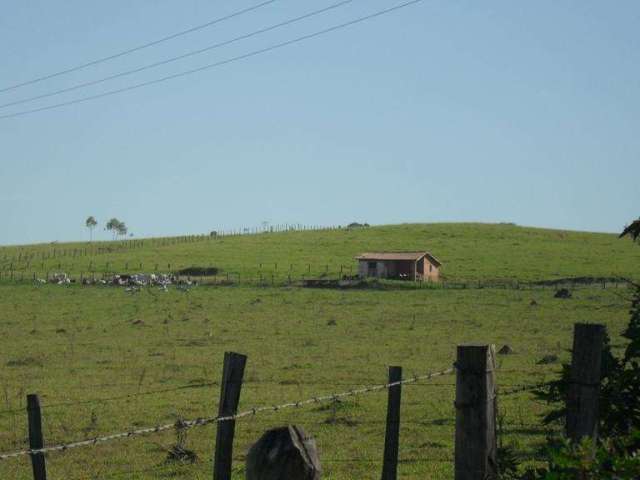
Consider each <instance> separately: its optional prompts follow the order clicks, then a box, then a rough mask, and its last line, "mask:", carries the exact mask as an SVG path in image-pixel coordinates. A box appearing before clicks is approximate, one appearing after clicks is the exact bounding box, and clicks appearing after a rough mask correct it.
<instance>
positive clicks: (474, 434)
mask: <svg viewBox="0 0 640 480" xmlns="http://www.w3.org/2000/svg"><path fill="white" fill-rule="evenodd" d="M455 407H456V435H455V437H456V441H455V477H454V478H455V480H486V479H495V478H497V476H498V468H497V463H496V450H497V445H496V408H495V407H496V396H495V348H494V346H493V345H459V346H458V352H457V360H456V401H455Z"/></svg>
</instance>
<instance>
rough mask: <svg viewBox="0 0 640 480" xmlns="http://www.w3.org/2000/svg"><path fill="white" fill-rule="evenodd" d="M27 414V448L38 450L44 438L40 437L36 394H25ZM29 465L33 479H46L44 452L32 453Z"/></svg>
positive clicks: (38, 403) (42, 445)
mask: <svg viewBox="0 0 640 480" xmlns="http://www.w3.org/2000/svg"><path fill="white" fill-rule="evenodd" d="M27 415H28V419H29V448H30V449H31V450H39V449H41V448H43V447H44V439H43V438H42V415H41V413H40V400H39V399H38V395H36V394H30V395H27ZM31 466H32V468H33V480H46V479H47V467H46V465H45V461H44V453H32V454H31Z"/></svg>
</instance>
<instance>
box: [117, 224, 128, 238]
mask: <svg viewBox="0 0 640 480" xmlns="http://www.w3.org/2000/svg"><path fill="white" fill-rule="evenodd" d="M127 231H128V228H127V226H126V225H125V223H124V222H120V223H119V224H118V226H117V228H116V233H117V234H118V236H120V235H122V236H123V237H126V236H127Z"/></svg>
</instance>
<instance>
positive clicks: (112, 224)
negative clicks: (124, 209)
mask: <svg viewBox="0 0 640 480" xmlns="http://www.w3.org/2000/svg"><path fill="white" fill-rule="evenodd" d="M121 225H124V223H122V222H121V221H120V220H118V219H117V218H115V217H114V218H112V219H111V220H109V221H108V222H107V224H106V225H105V229H106V230H108V231H110V232H111V233H112V234H113V239H114V240H115V239H116V237H117V236H118V235H119V234H120V231H121V229H122V227H121ZM124 228H126V227H124Z"/></svg>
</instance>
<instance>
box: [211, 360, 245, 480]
mask: <svg viewBox="0 0 640 480" xmlns="http://www.w3.org/2000/svg"><path fill="white" fill-rule="evenodd" d="M246 363H247V357H246V356H245V355H241V354H239V353H233V352H226V353H225V354H224V366H223V368H222V383H221V385H220V405H219V407H218V416H219V417H227V416H230V415H235V414H236V413H237V412H238V403H239V401H240V390H241V388H242V379H243V377H244V367H245V365H246ZM217 425H218V431H217V435H216V451H215V456H214V461H213V479H214V480H231V462H232V456H233V436H234V434H235V428H236V422H235V420H226V421H222V422H218V424H217Z"/></svg>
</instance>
